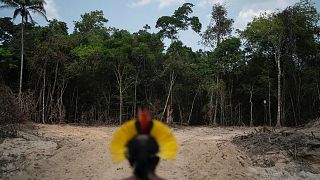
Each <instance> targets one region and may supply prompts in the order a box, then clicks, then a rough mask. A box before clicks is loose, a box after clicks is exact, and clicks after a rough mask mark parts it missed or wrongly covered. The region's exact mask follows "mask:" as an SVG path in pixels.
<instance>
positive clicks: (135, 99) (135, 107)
mask: <svg viewBox="0 0 320 180" xmlns="http://www.w3.org/2000/svg"><path fill="white" fill-rule="evenodd" d="M137 84H138V74H137V75H136V81H135V83H134V110H133V117H136V111H137Z"/></svg>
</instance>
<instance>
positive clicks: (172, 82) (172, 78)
mask: <svg viewBox="0 0 320 180" xmlns="http://www.w3.org/2000/svg"><path fill="white" fill-rule="evenodd" d="M174 81H175V77H174V72H172V74H171V75H170V87H169V92H168V96H167V100H166V104H165V106H164V108H163V112H162V115H161V119H160V120H161V121H162V119H163V116H164V113H165V112H166V109H167V106H168V102H169V98H170V96H171V91H172V87H173V84H174Z"/></svg>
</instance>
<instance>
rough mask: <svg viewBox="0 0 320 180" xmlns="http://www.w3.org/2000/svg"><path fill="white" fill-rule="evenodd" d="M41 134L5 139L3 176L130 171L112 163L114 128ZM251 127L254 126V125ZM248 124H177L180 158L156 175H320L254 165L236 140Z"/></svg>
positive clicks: (114, 175)
mask: <svg viewBox="0 0 320 180" xmlns="http://www.w3.org/2000/svg"><path fill="white" fill-rule="evenodd" d="M36 129H37V132H38V133H37V134H35V135H31V134H30V133H25V132H21V134H20V135H21V138H15V139H5V140H4V141H3V142H1V141H0V155H1V156H0V163H6V166H5V167H3V168H2V169H1V170H0V172H2V174H1V173H0V175H1V176H2V179H75V180H78V179H81V180H82V179H87V180H94V179H97V180H100V179H122V178H125V177H128V176H130V175H131V169H130V167H129V166H128V163H127V162H122V163H120V164H113V163H112V161H111V158H110V153H109V150H108V146H109V143H110V140H111V137H112V134H113V132H114V131H115V129H116V128H115V127H79V126H70V125H63V126H61V125H36ZM251 130H252V129H251ZM251 130H250V129H244V128H235V129H232V128H207V127H194V128H186V127H184V128H179V129H177V128H175V129H174V133H175V135H176V137H177V139H178V142H179V144H180V149H179V153H178V156H177V159H176V160H175V161H161V162H160V165H159V167H158V169H157V173H158V175H159V176H161V177H165V178H167V179H181V180H184V179H186V180H187V179H199V180H201V179H304V178H307V179H320V176H319V175H316V174H308V173H305V172H302V174H298V175H297V174H292V173H289V172H286V171H285V170H284V168H281V167H273V168H259V167H254V166H253V165H252V162H251V160H250V158H249V157H247V155H246V154H245V153H244V152H242V151H241V150H240V149H239V148H238V147H237V146H235V145H234V144H232V143H231V139H232V138H233V137H234V136H236V135H243V134H246V133H249V132H251Z"/></svg>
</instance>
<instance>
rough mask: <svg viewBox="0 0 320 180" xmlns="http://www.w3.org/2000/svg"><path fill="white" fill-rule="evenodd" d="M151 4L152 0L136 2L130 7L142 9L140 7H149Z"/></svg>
mask: <svg viewBox="0 0 320 180" xmlns="http://www.w3.org/2000/svg"><path fill="white" fill-rule="evenodd" d="M151 2H152V0H139V1H136V2H133V3H131V4H129V6H130V7H140V6H145V5H148V4H150V3H151Z"/></svg>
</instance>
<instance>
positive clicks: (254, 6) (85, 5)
mask: <svg viewBox="0 0 320 180" xmlns="http://www.w3.org/2000/svg"><path fill="white" fill-rule="evenodd" d="M298 1H299V0H189V1H188V0H46V2H47V4H46V6H45V9H46V12H47V16H48V18H49V19H53V18H55V19H58V20H60V21H64V22H66V23H67V24H68V27H69V32H70V33H71V32H72V31H73V27H74V25H73V24H74V23H73V22H74V21H77V20H79V19H80V15H81V14H84V13H85V12H90V11H93V10H102V11H103V12H104V15H105V17H106V18H107V19H108V20H109V22H108V23H107V24H106V25H107V26H111V27H116V28H119V29H126V30H128V31H130V32H132V33H133V32H137V31H138V30H139V29H142V27H143V26H144V25H145V24H149V25H150V26H151V28H152V29H151V31H153V32H156V31H158V30H157V29H155V24H156V21H157V19H158V18H159V17H161V16H164V15H172V14H173V12H174V10H175V9H177V8H178V7H179V6H181V5H182V4H183V3H185V2H190V3H193V4H194V5H195V6H194V8H193V10H194V13H193V15H194V16H198V17H199V19H200V21H201V23H202V26H203V28H202V31H204V30H205V28H206V26H207V25H208V24H209V22H210V12H211V10H212V5H213V4H214V3H222V4H225V6H226V8H227V10H228V17H230V18H232V19H234V28H235V29H243V28H245V26H246V25H247V23H248V22H250V21H251V20H252V19H253V17H255V16H258V15H259V14H260V13H262V12H268V13H270V12H274V11H278V10H282V9H284V8H286V7H287V6H290V5H293V4H295V3H296V2H298ZM313 2H314V3H315V5H316V7H317V9H318V10H320V0H313ZM12 14H13V10H11V9H10V10H8V9H0V17H5V16H10V17H11V16H12ZM34 19H35V20H36V21H37V22H38V23H39V24H40V25H45V24H46V23H45V21H44V20H42V19H41V18H39V17H35V18H34ZM16 21H17V20H16ZM17 23H18V21H17ZM179 39H180V40H181V41H183V43H184V44H186V45H187V46H189V47H192V48H193V49H194V50H198V49H205V47H203V46H202V45H201V44H200V43H199V41H200V40H201V38H200V36H199V35H198V34H197V33H194V32H192V31H190V30H189V31H185V32H181V33H179ZM165 42H166V44H168V42H169V41H165Z"/></svg>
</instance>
